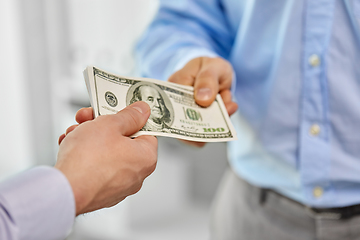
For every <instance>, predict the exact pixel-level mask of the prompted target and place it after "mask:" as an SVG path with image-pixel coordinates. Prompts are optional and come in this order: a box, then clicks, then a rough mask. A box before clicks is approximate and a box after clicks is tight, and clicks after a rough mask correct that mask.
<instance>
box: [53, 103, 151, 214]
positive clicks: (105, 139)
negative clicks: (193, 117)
mask: <svg viewBox="0 0 360 240" xmlns="http://www.w3.org/2000/svg"><path fill="white" fill-rule="evenodd" d="M89 112H91V115H90V114H89ZM78 115H79V118H77V121H78V120H79V121H78V122H80V123H81V124H80V125H78V126H77V125H76V127H74V128H73V129H72V130H71V131H69V132H68V133H67V135H66V137H65V138H63V139H62V140H61V141H60V142H61V144H60V147H59V153H58V159H57V163H56V164H55V168H58V169H59V170H60V171H61V172H62V173H63V174H64V175H65V176H66V177H67V179H68V180H69V183H70V185H71V187H72V190H73V193H74V197H75V203H76V215H79V214H82V213H86V212H91V211H94V210H97V209H100V208H104V207H111V206H114V205H116V204H117V203H119V202H120V201H122V200H124V199H125V198H126V197H127V196H129V195H132V194H134V193H136V192H137V191H139V190H140V188H141V186H142V183H143V181H144V179H145V178H146V177H147V176H149V175H150V174H151V173H152V172H153V171H154V170H155V167H156V162H157V139H156V138H155V137H153V136H140V137H136V138H134V139H132V138H130V137H129V136H131V135H132V134H134V133H135V132H137V131H139V130H140V129H141V128H142V127H143V126H144V125H145V122H146V121H147V119H148V118H149V116H150V108H149V106H148V105H147V104H146V103H144V102H136V103H134V104H132V105H130V106H128V107H126V108H125V109H123V110H122V111H120V112H119V113H117V114H113V115H104V116H99V117H98V118H96V119H94V120H90V119H91V118H92V109H90V110H87V109H85V110H81V111H80V112H78V113H77V116H78ZM80 116H81V117H80ZM82 117H83V118H82Z"/></svg>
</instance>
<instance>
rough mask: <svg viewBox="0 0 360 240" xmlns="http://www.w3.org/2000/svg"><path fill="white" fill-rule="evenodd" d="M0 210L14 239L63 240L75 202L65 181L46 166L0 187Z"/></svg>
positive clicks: (71, 223) (58, 172) (71, 222)
mask: <svg viewBox="0 0 360 240" xmlns="http://www.w3.org/2000/svg"><path fill="white" fill-rule="evenodd" d="M1 206H2V207H3V208H4V209H5V211H6V212H7V214H8V215H9V218H10V219H11V221H12V224H13V225H14V230H15V231H16V232H17V234H18V236H19V237H18V238H16V239H26V240H32V239H34V240H40V239H64V238H65V237H66V236H67V235H68V234H69V233H70V231H71V228H72V225H73V223H74V219H75V200H74V195H73V191H72V188H71V186H70V184H69V182H68V180H67V178H66V177H65V176H64V175H63V174H62V173H61V172H60V171H59V170H57V169H55V168H52V167H47V166H41V167H36V168H33V169H30V170H28V171H25V172H23V173H21V174H18V175H17V176H15V177H13V178H11V179H9V180H7V181H5V182H3V183H1V184H0V207H1Z"/></svg>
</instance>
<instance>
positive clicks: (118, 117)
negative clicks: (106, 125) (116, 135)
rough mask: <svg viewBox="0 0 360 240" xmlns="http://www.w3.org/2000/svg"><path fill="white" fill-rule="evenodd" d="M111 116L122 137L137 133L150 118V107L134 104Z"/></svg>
mask: <svg viewBox="0 0 360 240" xmlns="http://www.w3.org/2000/svg"><path fill="white" fill-rule="evenodd" d="M108 116H112V117H113V118H114V120H115V122H116V124H117V125H118V128H119V130H120V133H121V134H122V135H123V136H131V135H132V134H134V133H136V132H138V131H139V130H140V129H141V128H142V127H143V126H144V125H145V123H146V121H147V120H148V118H149V116H150V107H149V105H148V104H147V103H145V102H141V101H139V102H135V103H133V104H131V105H129V106H127V107H126V108H124V109H123V110H121V111H120V112H118V113H117V114H114V115H108Z"/></svg>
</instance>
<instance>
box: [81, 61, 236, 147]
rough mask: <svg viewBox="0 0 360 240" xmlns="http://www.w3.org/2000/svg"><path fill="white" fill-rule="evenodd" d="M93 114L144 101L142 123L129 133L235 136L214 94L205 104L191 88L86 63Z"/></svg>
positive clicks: (205, 139) (197, 137)
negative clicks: (147, 112)
mask: <svg viewBox="0 0 360 240" xmlns="http://www.w3.org/2000/svg"><path fill="white" fill-rule="evenodd" d="M84 77H85V82H86V86H87V89H88V93H89V97H90V102H91V106H92V108H93V109H94V115H95V116H94V117H98V116H100V115H106V114H115V113H117V112H118V111H120V110H121V109H123V108H125V107H126V106H128V105H130V104H132V103H134V102H136V101H144V102H146V103H147V104H149V106H150V109H151V114H150V117H149V119H148V121H147V123H146V124H145V126H144V127H143V128H142V129H141V130H140V131H139V132H137V133H136V134H134V135H133V136H132V137H136V136H140V135H154V136H165V137H173V138H179V139H184V140H190V141H197V142H225V141H231V140H236V139H237V137H236V132H235V130H234V127H233V125H232V123H231V121H230V118H229V115H228V113H227V111H226V108H225V106H224V103H223V101H222V99H221V97H220V95H219V94H218V95H217V96H216V99H215V101H214V102H213V103H212V104H211V105H210V106H209V107H207V108H204V107H201V106H199V105H198V104H196V103H195V99H194V94H193V91H194V90H193V88H192V87H189V86H184V85H179V84H175V83H170V82H164V81H160V80H155V79H149V78H130V77H124V76H119V75H116V74H112V73H109V72H106V71H104V70H101V69H99V68H96V67H93V66H90V67H87V68H86V69H85V70H84Z"/></svg>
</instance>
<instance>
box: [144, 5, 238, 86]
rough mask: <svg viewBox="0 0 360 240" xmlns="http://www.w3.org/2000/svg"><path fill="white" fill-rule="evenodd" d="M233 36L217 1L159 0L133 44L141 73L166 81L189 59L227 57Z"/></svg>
mask: <svg viewBox="0 0 360 240" xmlns="http://www.w3.org/2000/svg"><path fill="white" fill-rule="evenodd" d="M234 36H235V33H234V32H233V31H232V30H231V28H230V25H229V23H228V19H227V17H226V14H225V12H224V10H223V8H222V5H221V4H220V2H219V1H218V0H193V1H191V0H178V1H173V0H162V1H161V3H160V8H159V11H158V13H157V15H156V17H155V19H154V21H153V23H152V24H151V25H150V26H149V28H148V30H147V31H146V32H145V34H144V36H143V37H142V39H141V41H140V42H139V44H138V46H137V58H138V65H139V68H140V72H141V75H142V76H145V77H152V78H157V79H161V80H166V79H167V78H168V77H169V76H170V75H171V74H172V73H173V72H174V71H176V70H178V69H180V68H181V67H183V66H184V65H185V64H186V63H187V62H188V61H189V60H191V59H193V58H196V57H200V56H207V57H215V56H221V57H223V58H228V55H229V54H230V50H231V48H232V44H233V41H234Z"/></svg>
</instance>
